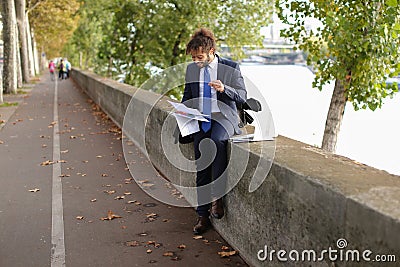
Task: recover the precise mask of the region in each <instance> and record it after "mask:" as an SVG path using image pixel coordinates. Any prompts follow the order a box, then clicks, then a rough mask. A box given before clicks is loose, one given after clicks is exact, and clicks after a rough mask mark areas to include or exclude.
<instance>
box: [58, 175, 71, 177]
mask: <svg viewBox="0 0 400 267" xmlns="http://www.w3.org/2000/svg"><path fill="white" fill-rule="evenodd" d="M70 176H71V175H69V174H61V175H60V177H70Z"/></svg>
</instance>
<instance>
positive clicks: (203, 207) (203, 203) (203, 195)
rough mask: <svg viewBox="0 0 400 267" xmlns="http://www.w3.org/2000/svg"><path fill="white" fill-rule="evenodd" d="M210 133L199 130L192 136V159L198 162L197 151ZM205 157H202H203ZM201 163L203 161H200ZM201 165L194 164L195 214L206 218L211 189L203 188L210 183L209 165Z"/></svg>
mask: <svg viewBox="0 0 400 267" xmlns="http://www.w3.org/2000/svg"><path fill="white" fill-rule="evenodd" d="M209 137H210V133H204V132H203V131H202V130H200V132H199V133H197V134H196V135H195V136H194V157H195V160H196V161H199V160H200V157H201V156H202V155H201V152H200V149H199V145H200V142H201V141H202V140H203V139H205V138H209ZM202 145H206V143H204V142H203V143H202ZM205 150H206V151H207V152H208V151H209V149H207V148H205ZM204 156H206V155H203V157H204ZM201 161H204V159H203V160H201ZM202 165H203V164H201V163H199V162H197V163H196V168H197V174H196V187H197V188H198V189H197V202H198V207H197V208H196V212H197V214H198V215H199V216H206V217H208V216H209V215H210V213H209V209H210V202H211V189H210V188H209V187H205V186H206V185H207V184H209V183H211V177H212V176H211V169H212V168H211V165H210V166H202Z"/></svg>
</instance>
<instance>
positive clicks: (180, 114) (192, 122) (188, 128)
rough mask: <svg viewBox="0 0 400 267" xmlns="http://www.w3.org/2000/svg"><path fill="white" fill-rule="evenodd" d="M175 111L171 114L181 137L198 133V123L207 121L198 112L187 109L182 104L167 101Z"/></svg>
mask: <svg viewBox="0 0 400 267" xmlns="http://www.w3.org/2000/svg"><path fill="white" fill-rule="evenodd" d="M168 102H169V103H170V104H171V105H172V106H173V107H174V108H175V109H176V111H175V112H173V113H172V115H173V116H174V117H175V119H176V122H177V123H178V127H179V131H180V132H181V135H182V137H185V136H187V135H189V134H193V133H197V132H198V131H200V127H199V121H208V119H206V118H204V116H206V115H203V114H201V112H200V111H198V110H197V109H193V108H188V107H186V106H185V105H184V104H182V103H175V102H171V101H168Z"/></svg>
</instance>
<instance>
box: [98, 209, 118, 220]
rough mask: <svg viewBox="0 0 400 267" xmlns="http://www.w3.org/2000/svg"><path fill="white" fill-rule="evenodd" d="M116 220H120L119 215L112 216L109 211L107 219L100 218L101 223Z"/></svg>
mask: <svg viewBox="0 0 400 267" xmlns="http://www.w3.org/2000/svg"><path fill="white" fill-rule="evenodd" d="M116 218H122V217H121V216H119V215H116V214H114V213H113V212H112V211H111V210H109V211H108V214H107V217H103V218H100V220H102V221H111V220H113V219H116Z"/></svg>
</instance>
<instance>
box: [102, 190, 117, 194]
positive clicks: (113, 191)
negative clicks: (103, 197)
mask: <svg viewBox="0 0 400 267" xmlns="http://www.w3.org/2000/svg"><path fill="white" fill-rule="evenodd" d="M104 193H107V194H109V195H111V194H115V190H104Z"/></svg>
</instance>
